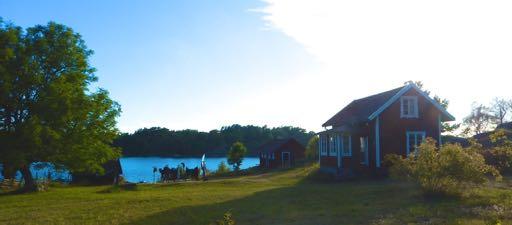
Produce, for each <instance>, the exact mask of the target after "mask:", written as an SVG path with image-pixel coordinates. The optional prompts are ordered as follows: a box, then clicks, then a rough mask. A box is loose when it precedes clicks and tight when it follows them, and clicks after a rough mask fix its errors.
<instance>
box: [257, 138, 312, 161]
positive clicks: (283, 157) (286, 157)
mask: <svg viewBox="0 0 512 225" xmlns="http://www.w3.org/2000/svg"><path fill="white" fill-rule="evenodd" d="M305 151H306V150H305V148H304V146H302V145H301V144H300V143H299V142H297V141H296V140H295V139H293V138H289V139H276V140H272V141H269V142H267V143H265V144H263V145H262V146H260V147H259V148H258V149H257V150H256V152H257V153H258V154H259V157H260V167H263V168H280V167H281V168H287V167H292V166H294V165H295V164H296V162H297V161H299V160H303V159H304V153H305Z"/></svg>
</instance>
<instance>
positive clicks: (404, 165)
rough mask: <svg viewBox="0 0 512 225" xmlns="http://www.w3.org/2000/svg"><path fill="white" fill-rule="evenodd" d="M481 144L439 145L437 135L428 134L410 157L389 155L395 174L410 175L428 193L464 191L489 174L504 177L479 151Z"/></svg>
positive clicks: (483, 180)
mask: <svg viewBox="0 0 512 225" xmlns="http://www.w3.org/2000/svg"><path fill="white" fill-rule="evenodd" d="M480 149H481V147H480V146H476V145H472V146H471V147H468V148H465V149H464V148H462V147H461V146H460V145H456V144H446V145H443V146H442V147H441V149H440V150H438V149H437V147H436V143H435V141H434V140H433V139H431V138H428V139H427V140H426V141H425V142H424V143H423V144H421V145H420V147H419V150H418V153H417V155H414V154H411V155H410V156H409V157H407V158H402V157H401V156H398V155H387V156H386V158H385V161H386V163H387V164H389V165H390V170H389V171H390V174H391V176H392V177H394V178H399V179H408V180H412V181H414V182H416V183H418V184H419V185H420V186H421V187H422V190H423V192H424V193H425V194H434V195H439V194H460V193H461V192H463V191H464V190H466V189H467V188H470V187H472V186H477V185H481V184H483V183H485V182H487V181H488V175H493V176H495V177H497V178H500V175H499V172H498V171H497V170H496V169H495V168H494V167H492V166H489V165H487V164H485V160H484V158H483V156H482V155H481V154H480V153H479V150H480Z"/></svg>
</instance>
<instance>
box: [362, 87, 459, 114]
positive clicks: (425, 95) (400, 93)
mask: <svg viewBox="0 0 512 225" xmlns="http://www.w3.org/2000/svg"><path fill="white" fill-rule="evenodd" d="M411 88H414V90H416V91H417V92H418V93H420V95H421V96H423V97H425V98H426V99H428V101H429V102H430V103H432V104H433V105H434V106H435V107H436V108H437V109H438V110H439V111H441V112H442V113H443V114H444V115H446V116H447V117H448V118H449V119H450V120H451V121H453V120H455V117H454V116H452V115H451V114H450V113H448V112H447V111H446V109H445V108H444V107H442V106H441V105H440V104H439V103H437V102H436V101H435V100H434V99H432V98H431V97H430V96H428V95H427V94H426V93H425V92H423V91H422V90H420V89H419V88H418V87H417V86H416V85H415V84H408V85H407V86H405V87H403V88H402V90H400V91H399V92H398V93H396V94H395V95H394V96H393V97H391V98H390V99H389V100H388V101H387V102H386V103H384V105H382V106H381V107H380V108H379V109H377V111H375V112H373V113H372V114H371V115H370V116H369V117H368V120H373V119H375V118H376V117H377V116H378V115H379V114H381V113H382V112H383V111H384V110H385V109H387V108H388V107H389V106H390V105H391V104H393V102H395V101H396V100H398V99H399V98H400V96H402V95H403V94H405V93H406V92H407V91H409V90H411Z"/></svg>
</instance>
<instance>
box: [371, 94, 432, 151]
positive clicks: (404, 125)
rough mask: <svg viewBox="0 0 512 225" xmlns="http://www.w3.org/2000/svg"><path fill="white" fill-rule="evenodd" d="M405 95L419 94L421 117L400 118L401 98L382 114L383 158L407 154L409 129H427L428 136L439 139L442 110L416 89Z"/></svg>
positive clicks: (381, 137)
mask: <svg viewBox="0 0 512 225" xmlns="http://www.w3.org/2000/svg"><path fill="white" fill-rule="evenodd" d="M403 96H418V113H419V114H418V116H419V117H418V118H400V100H397V101H395V102H394V103H393V104H392V105H391V106H390V107H388V108H387V109H386V110H384V111H383V112H382V113H381V114H380V116H379V117H380V145H381V160H383V159H384V156H385V155H386V154H390V153H394V154H400V155H403V156H405V155H406V145H407V137H406V132H407V131H425V132H426V137H431V138H434V139H435V140H436V141H439V121H438V116H439V115H440V113H441V112H440V111H439V110H438V109H437V108H436V107H435V106H434V105H433V104H432V103H430V101H429V100H428V99H425V98H424V97H423V96H422V95H421V94H419V93H418V92H416V90H414V89H411V90H410V91H408V92H407V93H405V94H404V95H403Z"/></svg>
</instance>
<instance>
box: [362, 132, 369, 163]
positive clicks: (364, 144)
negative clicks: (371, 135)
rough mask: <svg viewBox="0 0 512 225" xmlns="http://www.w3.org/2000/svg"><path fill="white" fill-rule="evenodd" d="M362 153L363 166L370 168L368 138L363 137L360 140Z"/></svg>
mask: <svg viewBox="0 0 512 225" xmlns="http://www.w3.org/2000/svg"><path fill="white" fill-rule="evenodd" d="M359 145H360V148H361V149H360V152H361V164H363V165H366V166H368V164H369V160H368V159H369V155H368V151H369V150H370V149H369V146H368V136H362V137H360V138H359Z"/></svg>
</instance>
